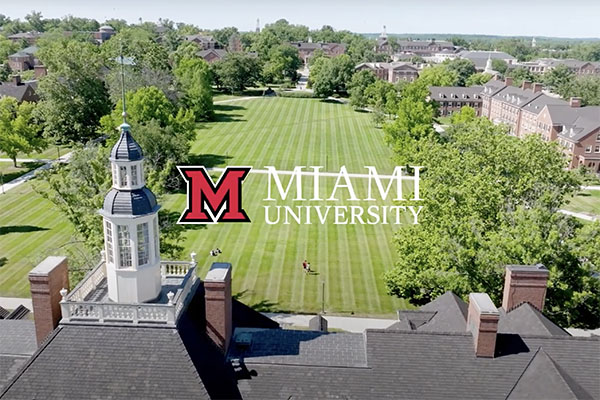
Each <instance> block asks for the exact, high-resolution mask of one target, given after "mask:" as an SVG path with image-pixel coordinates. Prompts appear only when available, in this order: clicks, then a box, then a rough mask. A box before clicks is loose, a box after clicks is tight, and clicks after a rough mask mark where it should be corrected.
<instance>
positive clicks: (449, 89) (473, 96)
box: [429, 86, 483, 101]
mask: <svg viewBox="0 0 600 400" xmlns="http://www.w3.org/2000/svg"><path fill="white" fill-rule="evenodd" d="M482 89H483V86H467V87H462V86H430V87H429V96H430V98H431V100H435V101H454V100H462V101H465V100H468V101H481V96H480V95H481V91H482Z"/></svg>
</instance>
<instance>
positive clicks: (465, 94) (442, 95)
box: [429, 86, 483, 117]
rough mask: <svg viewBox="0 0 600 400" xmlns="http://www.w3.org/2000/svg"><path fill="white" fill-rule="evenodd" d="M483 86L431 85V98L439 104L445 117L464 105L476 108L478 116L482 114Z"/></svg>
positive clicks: (441, 113)
mask: <svg viewBox="0 0 600 400" xmlns="http://www.w3.org/2000/svg"><path fill="white" fill-rule="evenodd" d="M482 89H483V86H470V87H460V86H430V87H429V100H432V101H435V102H436V103H437V104H438V105H439V111H440V115H441V116H443V117H445V116H448V115H452V114H453V113H455V112H457V111H460V109H461V108H462V107H464V106H469V107H471V108H474V109H475V112H476V113H477V116H481V105H482V99H481V90H482Z"/></svg>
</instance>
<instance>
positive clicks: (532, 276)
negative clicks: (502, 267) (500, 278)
mask: <svg viewBox="0 0 600 400" xmlns="http://www.w3.org/2000/svg"><path fill="white" fill-rule="evenodd" d="M548 275H550V273H549V272H548V270H547V269H546V267H544V266H543V265H542V264H537V265H507V266H506V273H505V276H504V296H503V297H502V308H504V311H506V312H508V311H510V310H512V309H513V308H515V307H518V306H519V305H520V304H522V303H524V302H527V303H529V304H531V305H532V306H534V307H535V308H537V309H538V310H540V311H542V310H543V309H544V301H545V300H546V285H547V283H548Z"/></svg>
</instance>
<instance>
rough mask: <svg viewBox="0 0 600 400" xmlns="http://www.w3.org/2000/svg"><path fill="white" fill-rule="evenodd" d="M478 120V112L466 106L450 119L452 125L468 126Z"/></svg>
mask: <svg viewBox="0 0 600 400" xmlns="http://www.w3.org/2000/svg"><path fill="white" fill-rule="evenodd" d="M476 118H477V111H475V109H474V108H473V107H469V106H464V107H462V108H461V109H460V111H459V112H455V113H453V114H452V116H451V117H450V123H451V124H453V125H458V124H466V123H468V122H471V121H474V120H475V119H476Z"/></svg>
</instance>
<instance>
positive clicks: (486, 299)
mask: <svg viewBox="0 0 600 400" xmlns="http://www.w3.org/2000/svg"><path fill="white" fill-rule="evenodd" d="M499 318H500V313H499V312H498V309H497V308H496V306H495V305H494V303H492V299H490V296H488V295H487V293H471V294H470V295H469V313H468V315H467V331H469V332H471V334H472V335H473V342H474V344H475V355H476V356H477V357H490V358H491V357H494V353H495V352H496V334H497V333H498V319H499Z"/></svg>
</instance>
